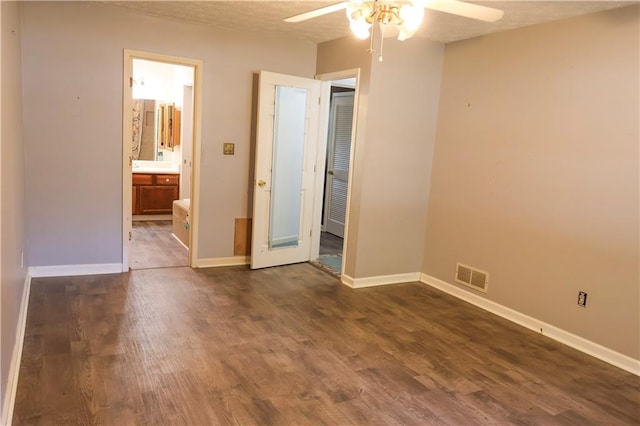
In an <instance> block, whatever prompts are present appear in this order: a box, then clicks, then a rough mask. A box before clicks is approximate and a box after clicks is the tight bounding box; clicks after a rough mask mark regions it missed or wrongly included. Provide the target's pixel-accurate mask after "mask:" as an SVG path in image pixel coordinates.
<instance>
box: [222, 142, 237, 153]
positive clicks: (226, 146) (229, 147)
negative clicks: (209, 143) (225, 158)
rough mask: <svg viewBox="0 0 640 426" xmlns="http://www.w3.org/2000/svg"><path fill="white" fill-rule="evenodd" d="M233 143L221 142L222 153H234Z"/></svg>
mask: <svg viewBox="0 0 640 426" xmlns="http://www.w3.org/2000/svg"><path fill="white" fill-rule="evenodd" d="M235 147H236V144H235V143H231V142H225V143H223V144H222V153H223V154H224V155H234V153H235Z"/></svg>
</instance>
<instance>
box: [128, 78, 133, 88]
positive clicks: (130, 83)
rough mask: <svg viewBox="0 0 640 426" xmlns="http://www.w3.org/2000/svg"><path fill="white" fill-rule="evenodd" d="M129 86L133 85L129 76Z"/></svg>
mask: <svg viewBox="0 0 640 426" xmlns="http://www.w3.org/2000/svg"><path fill="white" fill-rule="evenodd" d="M129 87H133V77H129Z"/></svg>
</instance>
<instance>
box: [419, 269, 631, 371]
mask: <svg viewBox="0 0 640 426" xmlns="http://www.w3.org/2000/svg"><path fill="white" fill-rule="evenodd" d="M420 281H422V282H423V283H425V284H427V285H429V286H431V287H434V288H437V289H438V290H442V291H444V292H445V293H448V294H450V295H452V296H454V297H457V298H458V299H462V300H464V301H465V302H469V303H471V304H472V305H475V306H477V307H479V308H482V309H484V310H486V311H489V312H491V313H494V314H496V315H498V316H501V317H502V318H505V319H508V320H509V321H512V322H514V323H516V324H519V325H521V326H523V327H526V328H528V329H530V330H533V331H535V332H537V333H541V334H543V335H545V336H547V337H549V338H551V339H553V340H556V341H558V342H560V343H564V344H565V345H567V346H570V347H572V348H574V349H577V350H579V351H581V352H584V353H586V354H589V355H591V356H593V357H595V358H598V359H600V360H602V361H604V362H607V363H609V364H612V365H615V366H616V367H619V368H621V369H623V370H625V371H628V372H629V373H633V374H635V375H638V376H640V360H637V359H633V358H631V357H629V356H626V355H623V354H621V353H619V352H616V351H614V350H612V349H609V348H606V347H604V346H602V345H599V344H598V343H595V342H592V341H590V340H587V339H584V338H582V337H580V336H576V335H575V334H572V333H570V332H568V331H566V330H563V329H561V328H558V327H556V326H553V325H551V324H547V323H546V322H543V321H540V320H538V319H535V318H533V317H530V316H528V315H525V314H523V313H520V312H518V311H515V310H513V309H511V308H507V307H506V306H504V305H501V304H499V303H496V302H493V301H491V300H489V299H486V298H484V297H482V296H479V295H476V294H473V293H471V292H469V291H467V290H463V289H462V288H459V287H457V286H455V285H453V284H449V283H447V282H445V281H442V280H439V279H438V278H435V277H432V276H430V275H427V274H421V277H420Z"/></svg>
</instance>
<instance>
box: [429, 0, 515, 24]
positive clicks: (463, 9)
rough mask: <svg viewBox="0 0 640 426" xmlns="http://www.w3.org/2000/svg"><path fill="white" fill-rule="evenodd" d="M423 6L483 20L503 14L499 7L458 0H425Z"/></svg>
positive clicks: (490, 20)
mask: <svg viewBox="0 0 640 426" xmlns="http://www.w3.org/2000/svg"><path fill="white" fill-rule="evenodd" d="M424 7H426V8H428V9H433V10H438V11H440V12H446V13H451V14H453V15H459V16H464V17H465V18H471V19H477V20H479V21H485V22H495V21H499V20H500V19H502V15H504V11H503V10H500V9H494V8H492V7H487V6H481V5H479V4H472V3H465V2H462V1H458V0H426V1H425V2H424Z"/></svg>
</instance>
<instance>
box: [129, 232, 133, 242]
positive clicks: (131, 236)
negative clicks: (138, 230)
mask: <svg viewBox="0 0 640 426" xmlns="http://www.w3.org/2000/svg"><path fill="white" fill-rule="evenodd" d="M132 239H133V233H132V232H131V231H129V241H131V240H132Z"/></svg>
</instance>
